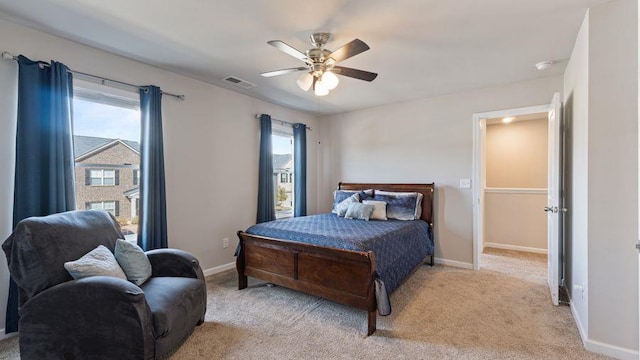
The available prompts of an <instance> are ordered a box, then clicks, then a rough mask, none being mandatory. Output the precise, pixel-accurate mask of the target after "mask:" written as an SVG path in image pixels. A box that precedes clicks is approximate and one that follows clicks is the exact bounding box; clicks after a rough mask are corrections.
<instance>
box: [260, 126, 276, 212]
mask: <svg viewBox="0 0 640 360" xmlns="http://www.w3.org/2000/svg"><path fill="white" fill-rule="evenodd" d="M273 186H274V184H273V149H272V147H271V116H269V115H266V114H262V115H260V162H259V165H258V216H257V218H256V223H262V222H265V221H271V220H275V219H276V209H275V204H274V202H273V201H274V193H273V192H274V190H273Z"/></svg>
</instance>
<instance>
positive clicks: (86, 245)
mask: <svg viewBox="0 0 640 360" xmlns="http://www.w3.org/2000/svg"><path fill="white" fill-rule="evenodd" d="M118 238H123V235H122V233H121V231H120V226H119V225H118V223H117V222H116V221H115V219H114V218H113V217H112V216H111V215H110V214H109V213H107V212H104V211H95V210H86V211H70V212H66V213H60V214H55V215H49V216H44V217H32V218H28V219H25V220H23V221H21V222H20V223H19V224H18V226H16V229H15V230H14V232H13V234H12V235H11V236H10V237H9V238H8V239H7V240H6V241H5V242H4V244H3V245H2V249H3V250H4V252H5V254H6V256H7V261H8V264H9V271H10V273H11V276H12V277H13V279H14V281H15V282H16V283H17V285H18V287H19V292H20V309H19V311H20V323H19V331H20V340H19V341H20V355H21V357H22V358H24V359H86V358H90V359H153V358H160V357H164V356H166V355H168V354H170V353H171V352H173V351H174V350H175V349H177V347H178V346H180V345H181V344H182V342H183V341H184V340H185V339H186V338H187V337H188V336H189V335H190V334H191V332H192V331H193V329H194V328H195V326H196V325H199V324H201V323H202V322H203V321H204V314H205V310H206V302H207V298H206V297H207V291H206V286H205V281H204V276H203V274H202V269H201V268H200V265H199V264H198V260H197V259H196V258H194V257H193V256H192V255H190V254H189V253H187V252H184V251H181V250H176V249H159V250H152V251H148V252H147V253H146V254H147V257H148V258H149V260H150V262H151V266H152V277H151V278H150V279H149V280H147V281H146V282H145V283H144V284H142V285H140V286H136V285H134V284H133V283H131V282H129V281H126V280H122V279H119V278H114V277H107V276H93V277H88V278H83V279H79V280H73V279H72V278H71V276H70V275H69V273H68V272H67V271H66V270H65V268H64V263H65V262H67V261H73V260H76V259H78V258H80V257H82V256H83V255H85V254H86V253H88V252H89V251H91V250H93V249H95V248H96V247H97V246H98V245H104V246H106V247H107V248H108V249H109V250H111V251H112V252H113V251H114V248H115V243H116V239H118Z"/></svg>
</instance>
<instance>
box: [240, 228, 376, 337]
mask: <svg viewBox="0 0 640 360" xmlns="http://www.w3.org/2000/svg"><path fill="white" fill-rule="evenodd" d="M238 238H239V240H240V244H239V246H240V251H239V253H238V257H237V259H236V268H237V270H238V289H240V290H242V289H244V288H246V287H247V276H251V277H254V278H257V279H261V280H264V281H267V282H270V283H274V284H277V285H280V286H284V287H287V288H290V289H293V290H297V291H300V292H304V293H307V294H311V295H315V296H319V297H322V298H325V299H327V300H331V301H335V302H337V303H340V304H343V305H348V306H352V307H355V308H359V309H362V310H366V311H367V312H368V326H367V335H371V334H373V333H374V332H375V331H376V310H377V306H376V298H375V283H374V282H375V274H374V273H375V268H376V266H375V256H374V254H373V252H372V251H369V252H358V251H350V250H342V249H334V248H328V247H323V246H315V245H309V244H304V243H298V242H292V241H283V240H278V239H273V238H267V237H262V236H256V235H251V234H247V233H245V232H243V231H238Z"/></svg>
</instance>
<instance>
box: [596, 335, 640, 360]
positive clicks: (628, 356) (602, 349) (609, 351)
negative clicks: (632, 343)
mask: <svg viewBox="0 0 640 360" xmlns="http://www.w3.org/2000/svg"><path fill="white" fill-rule="evenodd" d="M584 348H585V349H587V350H589V351H593V352H595V353H598V354H602V355H607V356H611V357H614V358H616V359H621V360H637V359H638V354H639V353H638V351H637V350H631V349H626V348H622V347H619V346H615V345H611V344H605V343H602V342H600V341H596V340H590V339H587V340H586V341H585V342H584Z"/></svg>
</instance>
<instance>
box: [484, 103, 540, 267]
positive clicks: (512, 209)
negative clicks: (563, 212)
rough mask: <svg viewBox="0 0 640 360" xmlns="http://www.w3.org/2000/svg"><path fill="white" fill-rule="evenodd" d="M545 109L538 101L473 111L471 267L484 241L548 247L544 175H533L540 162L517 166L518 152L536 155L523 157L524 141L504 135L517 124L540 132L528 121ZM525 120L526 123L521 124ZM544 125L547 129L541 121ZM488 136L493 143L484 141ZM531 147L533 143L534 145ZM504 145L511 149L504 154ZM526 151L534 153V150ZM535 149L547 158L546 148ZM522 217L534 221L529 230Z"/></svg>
mask: <svg viewBox="0 0 640 360" xmlns="http://www.w3.org/2000/svg"><path fill="white" fill-rule="evenodd" d="M548 111H549V105H540V106H531V107H523V108H515V109H507V110H499V111H492V112H486V113H478V114H474V116H473V139H474V156H473V166H474V169H473V175H474V178H473V184H474V186H473V200H474V209H473V212H474V224H473V225H474V228H473V232H474V238H473V267H474V269H475V270H479V269H480V268H481V266H482V264H481V258H482V257H481V255H482V252H483V250H484V248H485V246H487V245H488V246H489V247H492V248H500V249H507V250H519V251H529V252H537V253H546V251H547V249H546V246H545V245H542V244H546V242H547V237H546V234H547V226H546V225H547V224H546V221H544V220H546V216H545V215H544V212H543V208H544V206H545V205H546V202H547V198H546V197H547V189H546V187H547V186H546V181H547V173H546V171H545V172H544V174H539V173H538V172H539V168H540V164H537V165H536V166H527V165H528V164H526V163H525V164H521V163H520V162H519V159H517V157H518V156H523V155H525V156H527V159H528V160H525V162H526V161H540V158H541V157H540V156H535V154H533V155H534V156H531V155H532V154H529V155H526V151H523V150H522V148H523V145H526V144H522V141H523V139H513V138H509V136H513V134H516V133H517V132H514V130H515V129H516V127H518V128H520V129H519V130H524V131H526V129H525V128H531V129H537V130H535V131H537V132H540V129H539V127H540V124H539V123H538V124H533V123H534V122H535V121H538V120H540V119H545V120H546V118H547V113H548ZM527 121H528V122H529V123H525V122H527ZM531 125H533V126H531ZM507 126H511V128H507ZM544 127H545V128H544V129H545V131H546V129H547V122H546V121H545V122H544ZM488 135H489V138H488ZM518 136H520V137H521V136H522V135H518ZM488 140H491V141H492V143H491V144H489V143H488ZM494 141H497V142H498V143H495V142H494ZM509 141H512V142H513V143H509ZM534 142H535V141H534ZM530 145H531V146H534V145H533V143H532V144H530ZM537 146H540V145H537ZM525 147H526V146H525ZM509 148H511V149H512V150H513V152H508V149H509ZM517 149H520V150H517ZM525 150H526V149H525ZM529 151H531V152H535V151H536V149H529ZM515 152H519V153H515ZM539 152H544V154H545V155H544V156H543V157H542V158H544V159H547V157H546V153H547V147H546V146H545V147H544V148H543V149H541V150H539ZM534 158H535V159H536V160H534ZM523 165H524V166H523ZM543 166H544V167H548V163H546V162H545V163H544V164H543ZM533 168H536V169H538V170H536V169H533ZM534 173H535V174H534ZM541 176H542V177H543V178H542V180H540V177H541ZM523 216H533V218H535V219H536V221H533V222H531V221H528V222H527V224H524V226H526V227H528V230H526V229H523V228H522V226H523V222H522V221H519V217H523ZM489 226H491V228H489Z"/></svg>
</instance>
